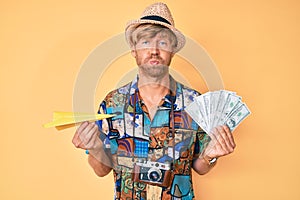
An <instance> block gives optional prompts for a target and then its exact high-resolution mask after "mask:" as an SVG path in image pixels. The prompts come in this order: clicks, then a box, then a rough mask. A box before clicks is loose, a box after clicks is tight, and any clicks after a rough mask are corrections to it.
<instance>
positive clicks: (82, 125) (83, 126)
mask: <svg viewBox="0 0 300 200" xmlns="http://www.w3.org/2000/svg"><path fill="white" fill-rule="evenodd" d="M88 125H89V122H88V121H85V122H83V123H81V124H80V126H79V127H78V129H77V131H76V132H78V133H81V132H82V131H83V130H84V129H85V128H86V127H87V126H88Z"/></svg>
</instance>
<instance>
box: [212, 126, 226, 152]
mask: <svg viewBox="0 0 300 200" xmlns="http://www.w3.org/2000/svg"><path fill="white" fill-rule="evenodd" d="M213 134H214V136H215V138H216V140H217V142H216V143H217V144H219V145H220V146H221V149H223V152H224V151H225V153H227V151H228V146H227V141H226V138H224V136H223V135H224V134H225V132H224V131H223V130H222V129H220V127H216V128H215V131H214V132H213ZM220 153H222V152H220Z"/></svg>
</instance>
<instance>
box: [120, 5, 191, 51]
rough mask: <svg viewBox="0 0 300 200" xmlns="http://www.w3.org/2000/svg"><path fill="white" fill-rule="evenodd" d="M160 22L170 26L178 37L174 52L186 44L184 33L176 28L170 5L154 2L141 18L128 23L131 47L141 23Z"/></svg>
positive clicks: (127, 31) (127, 29)
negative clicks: (132, 35) (132, 38)
mask: <svg viewBox="0 0 300 200" xmlns="http://www.w3.org/2000/svg"><path fill="white" fill-rule="evenodd" d="M149 23H150V24H160V25H162V26H165V27H167V28H169V29H170V30H171V31H172V32H173V33H174V34H175V36H176V38H177V46H176V48H175V49H174V52H175V53H176V52H178V51H179V50H180V49H182V47H183V46H184V44H185V37H184V35H183V34H182V33H181V32H180V31H179V30H177V29H176V28H175V24H174V20H173V17H172V14H171V12H170V10H169V8H168V6H167V5H166V4H164V3H160V2H159V3H154V4H152V5H150V6H148V7H147V8H146V9H145V10H144V12H143V13H142V14H141V17H140V19H137V20H131V21H129V22H128V23H127V26H126V29H125V36H126V40H127V42H128V44H129V45H130V47H133V46H134V45H133V43H132V41H131V39H130V37H131V34H132V32H133V31H134V30H135V28H136V27H137V26H139V25H140V24H149Z"/></svg>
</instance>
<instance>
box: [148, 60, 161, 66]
mask: <svg viewBox="0 0 300 200" xmlns="http://www.w3.org/2000/svg"><path fill="white" fill-rule="evenodd" d="M149 63H150V64H151V65H158V64H159V61H158V60H150V61H149Z"/></svg>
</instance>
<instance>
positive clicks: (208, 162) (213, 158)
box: [203, 156, 218, 166]
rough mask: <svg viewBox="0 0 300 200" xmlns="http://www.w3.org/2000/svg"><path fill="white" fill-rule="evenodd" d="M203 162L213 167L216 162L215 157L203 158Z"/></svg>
mask: <svg viewBox="0 0 300 200" xmlns="http://www.w3.org/2000/svg"><path fill="white" fill-rule="evenodd" d="M203 160H204V161H205V162H206V164H207V165H209V166H214V165H215V164H216V162H217V160H218V158H217V157H210V156H203Z"/></svg>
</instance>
